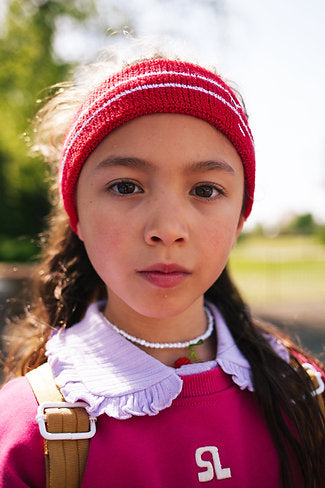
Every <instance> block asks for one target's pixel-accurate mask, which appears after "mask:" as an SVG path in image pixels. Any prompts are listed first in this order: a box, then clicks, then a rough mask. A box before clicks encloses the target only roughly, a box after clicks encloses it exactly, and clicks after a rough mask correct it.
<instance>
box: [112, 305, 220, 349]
mask: <svg viewBox="0 0 325 488" xmlns="http://www.w3.org/2000/svg"><path fill="white" fill-rule="evenodd" d="M204 311H205V313H206V316H207V330H206V331H205V332H204V334H202V335H200V336H198V337H195V338H194V339H191V340H189V341H185V342H149V341H146V340H145V339H139V338H138V337H135V336H133V335H131V334H128V333H127V332H125V331H124V330H122V329H119V328H118V327H116V325H114V324H112V323H111V322H109V321H108V320H107V319H106V317H105V319H106V322H107V323H108V324H109V325H110V326H111V327H112V329H114V330H115V331H116V332H118V334H120V335H121V336H123V337H125V339H128V340H129V341H130V342H133V343H134V344H139V345H140V346H144V347H150V348H152V349H183V348H185V347H189V346H192V345H194V344H197V343H198V342H199V341H202V342H203V341H204V340H205V339H207V338H208V337H210V336H211V334H212V332H213V329H214V316H213V314H212V313H211V311H210V309H209V308H208V307H206V306H205V307H204Z"/></svg>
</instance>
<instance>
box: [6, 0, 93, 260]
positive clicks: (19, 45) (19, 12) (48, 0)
mask: <svg viewBox="0 0 325 488" xmlns="http://www.w3.org/2000/svg"><path fill="white" fill-rule="evenodd" d="M94 11H95V7H94V4H93V2H92V1H89V0H87V1H86V0H84V1H82V0H69V1H68V2H67V1H65V0H23V1H22V0H10V2H9V4H8V10H7V14H6V19H5V21H4V23H3V27H2V30H3V32H2V34H1V33H0V61H1V70H0V94H1V96H0V260H1V259H2V260H5V259H15V258H17V259H19V258H21V259H24V257H27V256H28V255H29V254H30V253H31V248H30V245H29V246H27V250H26V253H27V255H26V256H24V253H20V254H19V252H18V254H17V256H16V252H15V251H13V252H9V253H8V252H7V251H8V249H10V248H12V249H14V248H15V246H17V242H19V241H17V239H16V238H17V237H18V236H27V237H28V238H30V237H33V236H36V235H37V234H38V233H39V232H40V231H41V230H42V227H43V225H44V216H45V215H46V214H47V213H48V211H49V203H48V199H47V182H46V169H45V165H44V164H43V163H42V161H40V160H38V159H35V158H31V157H29V156H28V154H27V152H28V151H27V148H26V141H25V137H24V133H25V132H26V130H28V129H29V127H28V125H29V121H30V120H31V119H32V118H33V116H34V114H35V111H36V103H35V100H36V99H38V98H40V97H42V96H44V91H43V90H44V87H49V86H51V85H53V84H55V83H57V82H58V81H62V80H63V79H64V78H65V77H66V75H67V72H68V70H69V68H70V65H69V64H68V63H64V62H61V61H60V60H58V59H57V58H56V56H55V54H54V52H53V40H54V36H55V31H56V24H57V22H59V21H60V18H63V16H64V17H66V16H68V17H71V18H73V19H74V20H77V21H79V22H81V23H82V22H84V21H85V20H86V19H87V18H88V17H89V16H90V15H92V14H93V13H94ZM8 239H9V241H10V240H12V246H10V245H9V246H8ZM3 242H5V245H4V246H2V245H1V243H3ZM20 242H21V243H22V242H23V239H22V240H21V241H20ZM18 247H19V246H18ZM4 249H6V252H5V251H4ZM2 251H3V252H2Z"/></svg>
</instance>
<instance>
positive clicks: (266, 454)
mask: <svg viewBox="0 0 325 488" xmlns="http://www.w3.org/2000/svg"><path fill="white" fill-rule="evenodd" d="M0 398H1V402H0V408H1V412H2V422H1V424H0V438H1V446H0V486H1V488H22V487H33V488H40V487H45V471H44V454H43V445H42V444H43V443H42V439H41V437H40V435H39V431H38V426H37V424H36V421H35V414H36V408H37V404H36V400H35V398H34V396H33V393H32V391H31V389H30V387H29V384H28V383H27V380H26V379H25V378H19V379H17V380H14V381H12V382H10V383H9V384H7V385H6V386H5V387H4V388H3V390H2V395H1V397H0ZM23 406H24V407H23ZM97 424H98V425H97V434H96V435H95V437H94V438H93V439H91V441H90V449H89V456H88V462H87V466H86V471H85V475H84V480H83V483H82V488H94V487H96V488H99V487H114V488H122V487H123V488H125V487H132V488H180V487H184V488H185V487H186V488H187V487H188V488H196V487H198V488H199V487H210V486H211V487H212V486H215V487H220V488H223V487H225V488H261V487H263V488H277V487H280V486H281V483H280V475H279V462H278V458H277V454H276V451H275V448H274V446H273V443H272V441H271V438H270V435H269V433H268V430H267V428H266V425H265V422H264V418H263V416H262V413H261V411H260V408H259V406H258V404H257V401H256V397H255V394H254V393H252V392H249V391H248V390H241V389H240V388H239V387H238V386H237V385H235V384H234V383H233V381H232V379H231V377H230V376H228V375H226V374H225V373H224V372H223V371H222V370H221V368H219V367H217V368H215V369H212V370H210V371H207V372H205V373H200V374H195V375H191V376H186V377H183V388H182V391H181V393H180V395H179V396H178V397H177V398H176V399H175V400H174V401H173V403H172V405H171V407H169V408H167V409H165V410H163V411H162V412H160V413H159V415H155V416H148V415H147V416H140V417H132V418H130V419H127V420H117V419H114V418H111V417H108V416H107V415H101V416H99V417H98V420H97ZM295 466H296V465H295ZM295 471H296V473H297V472H298V469H295ZM296 478H297V487H301V488H302V487H303V483H302V480H301V478H300V477H299V476H298V475H296Z"/></svg>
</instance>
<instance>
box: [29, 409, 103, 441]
mask: <svg viewBox="0 0 325 488" xmlns="http://www.w3.org/2000/svg"><path fill="white" fill-rule="evenodd" d="M87 406H88V404H87V403H84V402H76V403H68V402H44V403H41V404H40V405H39V406H38V408H37V415H36V420H37V422H38V426H39V431H40V433H41V435H42V437H44V439H48V440H50V441H53V440H57V441H60V440H78V439H90V438H91V437H94V435H95V434H96V417H91V416H89V431H87V432H55V433H54V432H49V431H48V430H47V428H46V413H45V410H46V409H47V408H78V407H82V408H85V407H87Z"/></svg>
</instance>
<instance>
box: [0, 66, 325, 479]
mask: <svg viewBox="0 0 325 488" xmlns="http://www.w3.org/2000/svg"><path fill="white" fill-rule="evenodd" d="M98 71H99V72H100V73H101V71H102V70H101V69H99V70H98ZM104 71H105V70H104ZM89 72H90V78H92V77H93V75H94V70H93V68H91V67H90V69H89ZM101 76H103V74H101ZM88 79H89V77H88V78H87V76H83V83H82V84H81V85H80V87H79V88H78V86H77V84H74V85H73V86H71V87H70V88H67V86H64V87H63V88H62V87H61V88H60V90H59V91H58V96H56V97H54V99H53V100H51V101H50V102H49V103H48V104H47V105H46V106H45V108H43V109H41V111H40V112H39V115H38V121H39V123H38V129H39V127H41V126H42V127H43V132H42V131H40V129H39V133H40V136H39V140H38V143H37V148H38V149H39V150H40V151H41V152H42V153H43V155H44V157H45V158H46V159H48V160H49V161H50V162H52V163H54V165H56V164H57V161H58V158H59V154H60V147H61V144H62V137H63V134H64V133H65V131H66V128H67V126H68V124H69V121H70V120H71V118H72V116H73V113H74V112H75V109H76V103H77V102H76V100H77V101H78V103H79V101H80V99H81V97H83V96H84V95H85V94H86V93H87V91H88V90H89V84H88V82H87V80H88ZM71 100H73V102H71ZM58 107H60V110H59V111H58V110H57V108H58ZM205 295H206V299H207V300H209V301H211V302H212V303H214V304H215V305H216V306H217V307H218V309H219V310H220V312H221V313H222V315H223V316H224V318H225V320H226V323H227V324H228V327H229V329H230V332H231V334H232V336H233V338H234V340H235V342H236V344H237V346H238V348H239V349H240V351H241V352H242V354H243V355H244V356H245V357H246V358H247V360H248V362H249V363H250V366H251V371H252V378H253V384H254V388H255V392H256V396H257V399H258V402H259V404H260V407H261V410H262V412H263V414H264V416H265V419H266V422H267V425H268V428H269V431H270V434H271V436H272V439H273V442H274V445H275V447H276V449H277V452H278V454H279V462H280V466H281V472H282V479H283V486H284V487H288V488H289V487H294V486H295V476H294V472H293V471H294V470H293V467H292V466H291V463H290V459H289V455H288V452H289V451H290V452H292V453H293V454H294V455H295V457H296V460H297V464H298V465H299V467H300V469H301V473H302V476H303V479H304V486H305V487H306V488H309V487H310V488H312V487H314V486H317V487H321V486H322V481H323V480H322V479H321V476H322V474H321V473H322V469H324V467H323V465H322V462H323V459H322V447H324V439H325V430H324V418H323V415H322V412H321V409H320V407H319V405H318V403H317V401H316V400H315V398H314V397H313V395H312V393H311V392H312V389H313V386H312V384H311V381H310V380H309V377H308V375H307V374H306V372H305V370H304V369H303V368H302V367H301V366H300V364H299V362H298V361H297V360H296V359H295V356H294V355H293V354H291V363H290V364H287V363H286V362H285V361H284V360H282V359H281V358H280V357H279V356H278V355H277V354H276V353H275V352H274V350H273V349H272V347H271V346H270V344H269V341H268V340H267V339H266V337H265V333H266V332H269V331H270V329H269V328H268V327H267V326H265V325H263V324H260V323H259V322H258V321H256V320H254V319H253V318H252V316H251V313H250V310H249V308H248V307H247V306H246V304H245V303H244V302H243V300H242V298H241V296H240V294H239V292H238V290H237V289H236V287H235V285H234V284H233V282H232V280H231V278H230V276H229V273H228V270H227V268H225V270H224V271H223V272H222V274H221V276H220V277H219V278H218V279H217V281H216V282H215V283H214V285H213V286H212V287H211V288H210V289H209V290H208V291H207V292H206V294H205ZM34 296H35V298H34V300H33V303H32V306H31V308H30V310H28V311H27V312H26V315H25V317H24V318H23V319H21V320H20V321H19V322H18V323H16V324H12V326H11V329H12V330H13V333H12V340H11V345H10V347H9V350H8V354H7V359H6V363H5V375H6V379H7V380H8V379H10V378H11V377H12V376H13V375H23V374H25V373H26V372H27V371H29V370H31V369H33V368H36V367H37V366H38V365H40V364H42V363H43V362H45V361H46V356H45V346H46V342H47V339H48V337H49V335H50V333H51V330H52V329H53V328H61V327H71V326H73V325H74V324H75V323H76V322H78V321H79V320H80V319H81V318H82V317H83V315H84V313H85V311H86V309H87V307H88V305H89V304H90V303H91V302H93V301H95V300H97V299H105V298H106V297H107V296H106V288H105V286H104V283H103V282H102V281H101V279H100V278H99V276H98V275H97V274H96V272H95V270H94V269H93V267H92V265H91V263H90V261H89V259H88V256H87V253H86V251H85V248H84V245H83V243H82V241H81V240H80V239H79V238H78V236H77V235H76V234H74V233H73V231H72V230H71V229H70V226H69V222H68V218H67V216H66V215H65V213H64V212H63V210H62V208H61V207H60V205H57V206H56V210H55V211H54V213H53V215H52V217H51V219H50V231H49V234H48V239H47V244H46V246H45V247H44V251H43V255H42V257H41V260H40V265H39V267H38V270H37V275H36V280H35V289H34ZM272 333H273V334H275V335H277V336H280V334H279V333H278V332H277V331H272ZM281 339H282V341H283V342H284V343H285V345H286V346H287V347H288V348H289V350H291V349H294V348H295V346H294V345H293V343H292V342H291V341H290V339H289V338H284V337H281ZM289 425H291V427H292V428H289Z"/></svg>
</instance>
